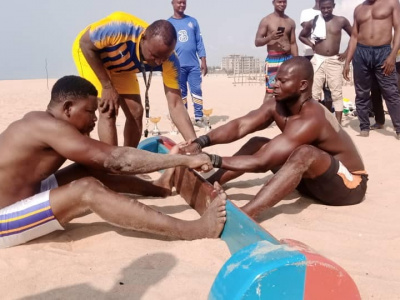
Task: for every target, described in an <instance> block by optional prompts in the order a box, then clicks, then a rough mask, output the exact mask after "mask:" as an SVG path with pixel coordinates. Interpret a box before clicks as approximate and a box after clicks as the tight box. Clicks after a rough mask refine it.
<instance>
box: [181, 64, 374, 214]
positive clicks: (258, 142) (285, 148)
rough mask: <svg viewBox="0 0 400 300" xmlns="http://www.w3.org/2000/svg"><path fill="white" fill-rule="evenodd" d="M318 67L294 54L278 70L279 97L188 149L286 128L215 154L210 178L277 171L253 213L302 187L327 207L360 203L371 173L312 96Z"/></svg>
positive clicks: (248, 207) (253, 203)
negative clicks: (225, 154)
mask: <svg viewBox="0 0 400 300" xmlns="http://www.w3.org/2000/svg"><path fill="white" fill-rule="evenodd" d="M313 75H314V72H313V68H312V65H311V63H310V62H309V60H308V59H307V58H304V57H294V58H292V59H290V60H288V61H286V62H284V63H283V64H282V65H281V67H280V68H279V71H278V74H277V76H276V83H275V87H274V97H268V96H266V99H265V100H264V103H263V104H262V105H261V106H260V107H259V108H258V109H257V110H254V111H251V112H250V113H248V114H247V115H245V116H243V117H240V118H238V119H235V120H232V121H230V122H229V123H227V124H225V125H223V126H220V127H218V128H216V129H214V130H212V131H210V132H209V133H207V135H203V136H200V137H199V138H197V139H195V140H194V141H193V142H192V143H191V144H189V145H187V146H186V147H183V149H182V151H184V152H186V153H196V152H197V151H198V150H199V148H204V147H206V146H210V145H216V144H225V143H231V142H233V141H236V140H238V139H241V138H243V137H244V136H246V135H247V134H249V133H252V132H256V131H259V130H263V129H265V128H267V127H268V126H269V125H271V124H272V123H273V122H275V123H276V125H277V126H278V127H279V129H280V130H281V131H282V133H281V134H279V135H277V136H276V137H274V138H272V139H269V138H265V137H254V138H252V139H250V140H249V141H248V142H247V143H246V144H245V145H244V146H243V147H242V148H241V149H240V150H239V151H238V152H237V153H236V154H235V155H234V156H233V157H220V156H217V155H214V154H211V155H210V157H211V161H212V163H213V165H214V167H217V168H220V169H219V170H218V171H217V172H216V173H214V174H213V175H212V176H211V177H210V178H209V179H208V180H209V181H210V182H215V181H217V182H219V183H221V184H223V183H225V182H227V181H229V180H231V179H233V178H236V177H238V176H240V175H242V174H243V173H245V172H267V171H269V170H272V171H274V172H275V171H276V173H275V175H274V176H273V177H272V179H271V180H269V181H268V182H267V183H266V184H265V185H264V186H263V187H262V188H261V190H260V191H259V192H258V193H257V195H256V196H255V198H254V199H252V200H251V201H250V202H249V203H248V204H246V205H244V206H243V207H242V210H243V211H244V212H245V213H247V214H248V215H249V216H251V217H256V216H257V215H258V214H260V213H261V212H262V211H265V210H267V209H268V208H270V207H272V206H274V205H275V204H277V203H278V202H279V201H281V200H282V198H284V197H285V196H286V195H288V194H289V193H291V192H292V191H293V190H294V189H295V188H297V189H298V190H299V191H300V192H301V193H304V194H305V195H307V196H310V197H312V198H314V199H316V200H319V201H321V202H322V203H325V204H327V205H352V204H357V203H360V202H361V201H362V200H363V198H364V195H365V192H366V189H367V180H368V176H367V174H366V172H365V171H364V164H363V162H362V159H361V156H360V154H359V153H358V151H357V149H356V146H355V145H354V143H353V141H352V140H351V138H350V136H349V135H348V134H347V133H346V131H344V130H343V129H342V127H341V126H340V125H339V123H338V122H337V120H336V118H335V117H334V116H333V114H331V113H330V112H329V111H328V110H327V109H326V108H325V107H324V106H322V105H320V104H319V103H318V102H317V101H315V100H314V99H312V97H311V87H312V84H313Z"/></svg>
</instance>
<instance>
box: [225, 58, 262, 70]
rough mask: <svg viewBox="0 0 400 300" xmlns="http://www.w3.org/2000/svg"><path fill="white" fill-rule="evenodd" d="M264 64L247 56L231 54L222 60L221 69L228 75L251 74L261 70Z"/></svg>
mask: <svg viewBox="0 0 400 300" xmlns="http://www.w3.org/2000/svg"><path fill="white" fill-rule="evenodd" d="M263 67H264V62H261V60H260V59H259V58H255V57H254V56H247V55H237V54H231V55H229V56H225V57H223V58H222V63H221V69H223V70H225V71H226V72H227V73H228V74H253V73H260V72H261V71H262V70H263Z"/></svg>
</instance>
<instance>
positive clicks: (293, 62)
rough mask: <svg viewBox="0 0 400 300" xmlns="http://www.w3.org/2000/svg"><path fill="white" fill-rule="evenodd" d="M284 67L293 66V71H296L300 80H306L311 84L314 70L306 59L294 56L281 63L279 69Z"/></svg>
mask: <svg viewBox="0 0 400 300" xmlns="http://www.w3.org/2000/svg"><path fill="white" fill-rule="evenodd" d="M285 66H288V67H291V66H294V67H295V70H296V71H297V74H299V76H300V80H304V79H306V80H308V81H310V82H313V80H314V69H313V66H312V64H311V62H310V61H309V60H308V59H307V58H305V57H303V56H294V57H293V58H291V59H289V60H287V61H285V62H284V63H282V65H281V66H280V67H279V68H282V67H285Z"/></svg>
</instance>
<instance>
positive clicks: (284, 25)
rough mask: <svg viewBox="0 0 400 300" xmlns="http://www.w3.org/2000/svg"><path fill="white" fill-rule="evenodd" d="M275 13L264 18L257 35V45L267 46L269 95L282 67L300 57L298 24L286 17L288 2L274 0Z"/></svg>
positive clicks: (266, 66)
mask: <svg viewBox="0 0 400 300" xmlns="http://www.w3.org/2000/svg"><path fill="white" fill-rule="evenodd" d="M272 4H273V5H274V12H273V13H272V14H269V15H268V16H266V17H264V18H263V19H262V20H261V22H260V25H258V30H257V34H256V40H255V45H256V47H261V46H264V45H267V52H268V55H267V57H266V59H265V83H266V92H267V94H272V93H273V92H274V84H275V76H276V73H277V72H278V69H279V67H280V65H281V64H282V63H283V62H285V61H286V60H288V59H290V58H292V57H293V56H297V55H298V48H297V44H296V35H295V30H296V24H295V22H294V21H293V20H292V19H291V18H289V17H288V16H287V15H285V9H286V6H287V1H286V0H273V1H272Z"/></svg>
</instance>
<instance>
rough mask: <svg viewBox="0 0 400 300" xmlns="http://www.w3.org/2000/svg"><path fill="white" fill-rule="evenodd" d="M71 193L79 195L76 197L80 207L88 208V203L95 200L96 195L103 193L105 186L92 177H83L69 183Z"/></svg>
mask: <svg viewBox="0 0 400 300" xmlns="http://www.w3.org/2000/svg"><path fill="white" fill-rule="evenodd" d="M70 187H71V188H72V190H73V191H75V192H76V193H77V194H79V195H80V197H76V199H78V201H79V202H80V204H81V205H82V206H90V202H91V201H93V200H95V199H96V198H98V197H97V195H99V194H100V193H104V191H105V189H106V188H105V186H104V185H103V184H102V183H101V182H100V181H99V180H98V179H96V178H94V177H84V178H81V179H79V180H75V181H73V182H71V183H70Z"/></svg>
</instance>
